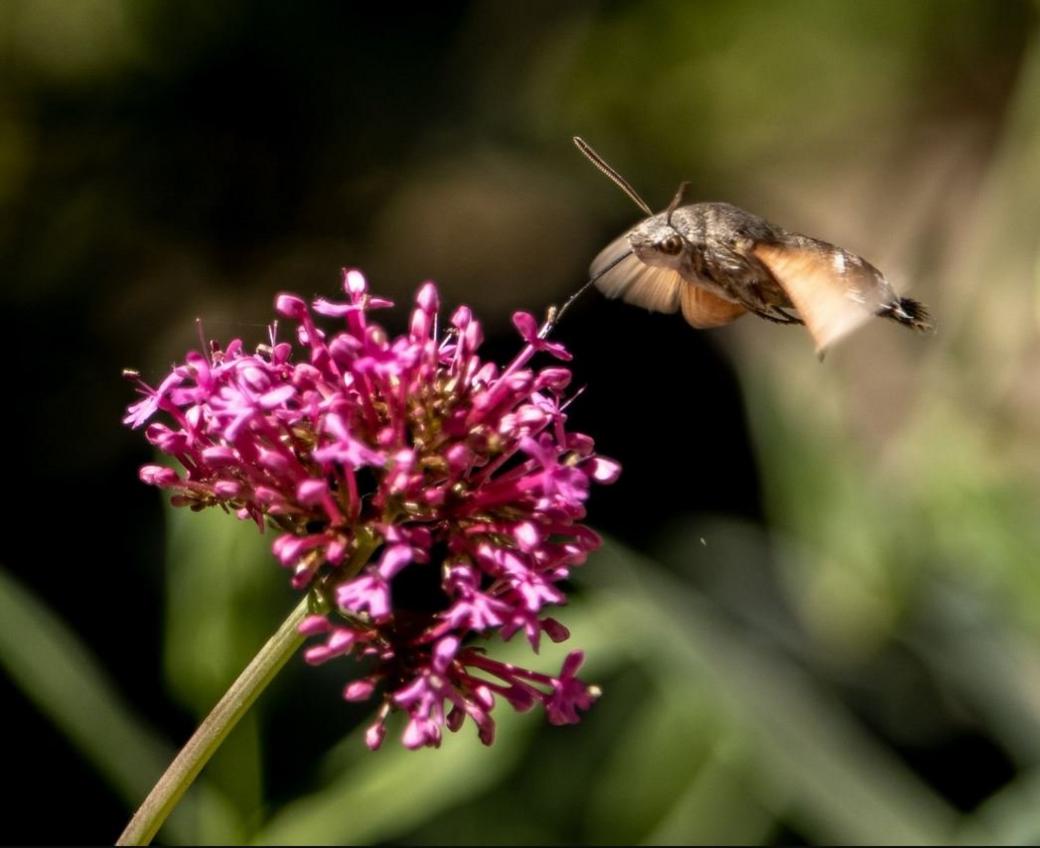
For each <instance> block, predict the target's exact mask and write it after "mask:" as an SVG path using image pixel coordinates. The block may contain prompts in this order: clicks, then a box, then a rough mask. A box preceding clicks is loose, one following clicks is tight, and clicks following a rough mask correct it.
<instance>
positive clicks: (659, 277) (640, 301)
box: [589, 234, 685, 312]
mask: <svg viewBox="0 0 1040 848" xmlns="http://www.w3.org/2000/svg"><path fill="white" fill-rule="evenodd" d="M626 254H627V256H626ZM613 263H616V264H613ZM612 264H613V267H611V265H612ZM604 268H609V269H610V270H608V271H606V272H605V273H604V271H603V269H604ZM589 273H590V274H591V275H592V277H593V279H595V278H596V277H597V275H599V274H602V275H603V276H601V277H599V279H596V288H598V289H599V290H600V291H601V292H603V294H605V295H606V296H607V297H609V298H612V299H613V298H618V297H620V298H621V299H622V300H624V301H625V302H626V303H634V304H636V305H637V306H645V307H646V308H647V309H649V310H650V311H651V312H676V311H677V310H678V309H679V295H680V292H681V291H682V288H683V286H684V285H685V283H684V282H683V279H682V277H680V276H679V274H678V273H677V272H675V271H672V270H670V269H668V268H656V267H654V266H653V265H647V264H646V263H645V262H643V261H642V260H641V259H639V258H638V257H637V256H636V255H635V254H634V253H633V252H632V246H631V245H630V244H629V242H628V235H627V234H625V235H623V236H621V237H620V238H617V239H615V240H614V241H612V242H611V243H610V244H609V245H607V247H605V248H604V249H603V250H602V251H601V252H600V254H599V256H597V257H596V258H595V260H594V261H593V263H592V266H591V267H590V268H589Z"/></svg>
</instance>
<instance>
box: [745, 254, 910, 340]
mask: <svg viewBox="0 0 1040 848" xmlns="http://www.w3.org/2000/svg"><path fill="white" fill-rule="evenodd" d="M752 252H753V253H754V254H755V256H757V257H758V258H759V260H761V261H762V263H763V264H764V265H765V266H766V267H767V268H768V269H769V270H770V272H771V273H772V275H773V276H774V277H775V278H776V281H777V282H778V283H779V284H780V286H781V287H782V288H783V290H784V292H785V293H786V294H787V296H788V297H789V298H790V299H791V303H793V304H794V305H795V308H797V310H798V314H799V315H800V316H801V319H802V320H803V321H804V322H805V326H806V327H807V328H808V330H809V333H810V334H811V335H812V337H813V341H814V342H815V343H816V352H817V353H820V354H822V353H823V352H824V351H825V350H826V349H827V348H828V347H830V346H831V345H832V344H834V342H836V341H837V340H838V339H840V338H842V337H843V336H846V335H848V334H849V333H851V332H852V331H853V330H855V329H856V328H857V327H859V326H860V325H861V324H863V323H865V322H866V321H868V320H870V318H871V317H872V316H873V315H874V313H875V312H876V311H877V310H878V309H880V308H881V306H883V305H884V304H885V303H888V302H890V301H891V300H893V299H894V297H895V294H894V292H892V289H891V287H890V286H889V285H888V282H887V281H886V280H885V278H884V277H883V276H882V274H881V272H880V271H878V270H877V269H876V268H875V267H874V266H873V265H871V264H870V263H869V262H866V261H864V260H863V259H860V257H858V256H856V255H855V254H852V253H849V252H848V251H847V250H842V249H841V248H840V247H835V246H834V245H830V244H827V243H826V242H821V241H817V240H815V239H810V238H807V237H805V236H802V237H798V238H797V240H796V242H795V243H794V244H791V245H778V244H758V245H756V246H755V247H754V249H753V251H752Z"/></svg>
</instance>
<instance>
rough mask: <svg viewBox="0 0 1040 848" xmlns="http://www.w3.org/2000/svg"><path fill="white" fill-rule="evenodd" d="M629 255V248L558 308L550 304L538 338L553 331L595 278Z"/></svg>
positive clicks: (542, 337) (630, 252)
mask: <svg viewBox="0 0 1040 848" xmlns="http://www.w3.org/2000/svg"><path fill="white" fill-rule="evenodd" d="M631 255H632V251H631V250H628V251H625V252H624V253H622V254H621V255H620V256H619V257H618V258H617V259H615V260H614V261H613V262H611V263H610V264H609V265H607V267H605V268H604V269H603V270H601V271H600V272H599V273H598V274H597V275H596V276H595V277H593V278H592V279H590V280H589V281H588V282H587V283H585V285H583V286H582V287H581V288H580V289H578V290H577V291H576V292H575V293H574V294H572V295H571V296H570V297H568V298H567V300H565V301H564V303H563V306H561V307H560V308H559V309H557V308H556V307H555V306H550V307H549V314H548V315H547V316H546V319H545V323H544V324H542V328H541V329H540V330H539V331H538V338H540V339H544V338H546V337H547V336H548V335H549V333H551V332H552V331H553V328H554V327H555V326H556V325H557V324H558V323H559V321H560V318H562V317H563V313H564V312H566V311H567V307H568V306H570V305H571V304H572V303H574V301H576V300H577V299H578V298H579V297H581V295H582V294H583V293H584V292H585V289H587V288H588V287H589V286H591V285H592V284H593V283H595V282H596V280H598V279H599V278H600V277H602V276H603V275H604V274H606V273H607V271H609V270H610V269H611V268H613V267H614V266H615V265H617V264H619V263H620V262H623V261H624V260H626V259H628V257H629V256H631Z"/></svg>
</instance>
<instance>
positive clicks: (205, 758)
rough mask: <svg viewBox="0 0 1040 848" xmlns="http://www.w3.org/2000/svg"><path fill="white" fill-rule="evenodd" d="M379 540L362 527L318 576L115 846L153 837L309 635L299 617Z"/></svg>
mask: <svg viewBox="0 0 1040 848" xmlns="http://www.w3.org/2000/svg"><path fill="white" fill-rule="evenodd" d="M381 542H382V540H381V539H380V538H379V537H378V536H377V535H376V534H375V533H373V532H372V531H371V530H370V529H368V528H367V527H362V528H359V529H358V532H357V541H356V547H355V549H354V553H353V555H352V556H351V557H350V560H349V562H347V563H346V565H345V566H343V567H342V568H341V569H339V570H337V571H333V572H330V573H329V574H327V575H326V576H325V579H323V580H321V581H318V582H317V584H316V585H315V586H314V589H315V591H314V592H312V593H308V595H307V597H305V598H304V599H303V600H302V601H300V603H298V604H297V605H296V608H295V609H294V610H293V611H292V612H291V613H289V616H288V618H286V619H285V621H283V622H282V623H281V625H280V626H279V628H278V630H276V631H275V634H274V636H272V637H271V638H270V639H268V640H267V644H266V645H264V646H263V647H262V648H261V649H260V653H258V654H257V655H256V656H255V657H253V659H252V661H251V662H250V663H249V665H247V666H246V668H245V671H243V672H242V673H241V674H240V675H239V676H238V679H237V680H236V681H235V682H234V683H232V684H231V688H230V689H228V690H227V692H225V693H224V697H223V698H221V699H220V701H218V702H217V705H216V706H215V707H214V708H213V709H212V711H211V712H210V714H209V715H208V716H206V718H205V720H204V721H203V722H202V724H200V725H199V728H198V730H196V731H195V733H194V734H193V735H192V737H191V739H189V740H188V744H186V745H185V746H184V747H183V748H181V750H180V753H179V754H177V756H176V757H175V758H174V760H173V762H172V763H170V767H169V768H168V769H166V773H165V774H164V775H163V776H162V777H161V778H159V782H158V783H157V784H155V786H154V787H152V791H151V792H149V793H148V797H147V798H145V799H144V803H143V804H141V806H140V807H139V808H138V810H137V812H136V813H134V817H133V818H132V819H130V823H129V824H128V825H127V826H126V830H124V831H123V833H122V834H121V835H120V837H119V839H118V841H117V842H116V845H147V844H148V843H149V842H151V841H152V838H153V837H154V836H155V834H156V833H158V831H159V828H160V827H162V824H163V822H164V821H166V817H167V816H168V815H169V814H170V813H171V812H173V808H174V807H176V806H177V802H178V801H180V800H181V797H182V796H183V795H184V793H185V792H187V791H188V787H189V786H191V784H192V782H193V781H194V780H195V778H196V777H198V775H199V772H200V771H202V768H203V766H205V765H206V763H208V762H209V758H210V757H212V756H213V755H214V754H215V753H216V751H217V748H219V747H220V745H221V743H222V742H223V741H224V740H225V739H226V738H227V735H228V734H229V733H230V732H231V731H232V730H233V729H234V727H235V725H236V724H238V720H239V719H240V718H242V716H244V715H245V714H246V712H247V711H248V709H249V708H250V707H251V706H253V702H254V701H255V700H256V699H257V698H258V697H260V693H261V692H263V691H264V689H266V688H267V684H268V683H270V682H271V681H272V680H274V677H275V675H276V674H278V672H279V671H281V670H282V666H284V665H285V664H286V663H287V662H288V661H289V657H291V656H292V655H293V654H295V653H296V651H297V649H298V648H299V647H300V645H302V644H303V642H304V639H305V637H303V636H301V635H300V633H299V629H300V622H301V621H303V619H304V618H306V617H307V614H308V613H310V612H321V611H322V607H323V605H324V603H325V602H326V600H327V597H326V596H327V592H328V590H329V589H330V588H331V587H332V586H333V585H337V584H339V583H342V582H343V581H345V580H350V579H351V578H352V577H356V576H357V575H358V574H359V573H360V571H361V569H362V568H364V567H365V563H367V562H368V561H369V559H370V558H371V557H372V554H373V553H374V552H375V550H376V548H378V547H379V545H380V543H381Z"/></svg>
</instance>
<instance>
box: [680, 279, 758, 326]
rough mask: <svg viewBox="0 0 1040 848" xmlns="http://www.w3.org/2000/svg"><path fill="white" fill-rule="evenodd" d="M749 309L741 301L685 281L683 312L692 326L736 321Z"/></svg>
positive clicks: (717, 324)
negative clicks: (722, 296)
mask: <svg viewBox="0 0 1040 848" xmlns="http://www.w3.org/2000/svg"><path fill="white" fill-rule="evenodd" d="M745 312H747V310H746V309H745V308H744V307H743V306H741V305H740V304H739V303H731V302H730V301H728V300H723V299H722V298H721V297H719V296H718V295H716V294H712V293H711V292H710V291H708V290H707V289H702V288H701V287H700V286H697V285H694V284H693V283H688V282H685V281H683V288H682V314H683V318H685V319H686V320H687V321H688V322H689V323H690V325H691V326H693V327H696V328H698V329H706V328H708V327H721V326H722V325H723V324H729V323H730V322H731V321H736V320H737V319H738V318H739V317H740V316H741V315H743V314H744V313H745Z"/></svg>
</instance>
